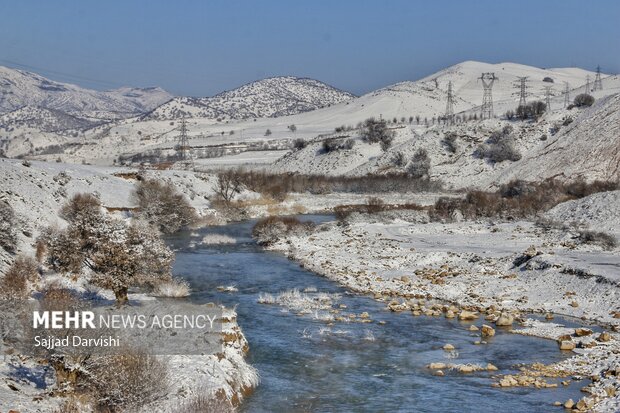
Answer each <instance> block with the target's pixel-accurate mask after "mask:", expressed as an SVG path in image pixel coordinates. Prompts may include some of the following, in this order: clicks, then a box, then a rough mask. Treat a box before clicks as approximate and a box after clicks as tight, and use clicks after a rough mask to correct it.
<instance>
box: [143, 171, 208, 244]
mask: <svg viewBox="0 0 620 413" xmlns="http://www.w3.org/2000/svg"><path fill="white" fill-rule="evenodd" d="M133 198H134V199H135V201H136V203H137V204H138V213H137V214H136V216H137V217H138V218H140V219H143V220H145V221H147V222H148V223H150V224H151V225H154V226H155V227H157V228H159V230H160V231H161V232H163V233H164V234H172V233H174V232H176V231H178V230H179V229H181V228H183V227H186V226H188V225H190V224H192V223H193V222H194V221H195V220H196V211H195V210H194V208H192V206H191V205H190V203H189V201H187V199H186V198H185V197H184V196H183V195H182V194H181V193H179V192H178V191H177V190H176V188H175V187H174V185H172V183H164V182H161V181H158V180H155V179H146V180H142V181H140V182H138V184H137V186H136V189H135V191H134V193H133Z"/></svg>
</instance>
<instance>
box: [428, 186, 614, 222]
mask: <svg viewBox="0 0 620 413" xmlns="http://www.w3.org/2000/svg"><path fill="white" fill-rule="evenodd" d="M619 187H620V185H619V184H618V183H617V182H602V181H594V182H591V183H586V182H584V181H576V182H569V183H566V182H560V181H557V180H553V179H549V180H546V181H543V182H538V183H534V182H526V181H521V180H515V181H511V182H509V183H508V184H506V185H502V186H501V187H500V189H499V190H498V191H496V192H485V191H469V192H468V193H467V194H466V195H465V197H464V198H440V199H438V200H437V202H436V203H435V205H434V206H433V207H432V208H431V209H430V217H431V219H433V220H436V221H440V220H443V221H449V220H451V219H452V217H453V216H454V214H455V212H456V211H457V210H458V211H460V212H461V214H462V215H463V217H464V218H468V219H475V218H479V217H494V218H505V219H510V218H531V217H534V216H536V215H537V214H540V213H542V212H545V211H548V210H549V209H551V208H553V207H554V206H556V205H557V204H559V203H561V202H566V201H569V200H572V199H578V198H583V197H585V196H588V195H591V194H593V193H597V192H604V191H613V190H616V189H618V188H619Z"/></svg>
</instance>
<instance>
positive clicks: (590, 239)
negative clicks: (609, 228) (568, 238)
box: [579, 230, 618, 250]
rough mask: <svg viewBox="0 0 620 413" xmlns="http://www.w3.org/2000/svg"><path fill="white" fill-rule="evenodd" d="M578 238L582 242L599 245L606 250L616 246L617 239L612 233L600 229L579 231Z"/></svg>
mask: <svg viewBox="0 0 620 413" xmlns="http://www.w3.org/2000/svg"><path fill="white" fill-rule="evenodd" d="M579 240H580V241H581V242H582V243H584V244H594V245H599V246H601V247H603V248H604V249H608V250H611V249H614V248H616V247H617V246H618V240H617V239H616V238H615V237H614V236H613V235H610V234H607V233H605V232H600V231H589V230H587V231H580V232H579Z"/></svg>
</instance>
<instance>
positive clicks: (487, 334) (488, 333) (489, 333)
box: [480, 324, 495, 337]
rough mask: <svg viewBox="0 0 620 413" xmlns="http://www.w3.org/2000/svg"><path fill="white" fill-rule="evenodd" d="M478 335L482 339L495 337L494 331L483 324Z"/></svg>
mask: <svg viewBox="0 0 620 413" xmlns="http://www.w3.org/2000/svg"><path fill="white" fill-rule="evenodd" d="M480 334H481V335H482V337H493V336H494V335H495V329H494V328H493V327H491V326H488V325H486V324H483V325H482V328H481V329H480Z"/></svg>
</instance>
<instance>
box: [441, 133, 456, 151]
mask: <svg viewBox="0 0 620 413" xmlns="http://www.w3.org/2000/svg"><path fill="white" fill-rule="evenodd" d="M457 139H458V137H457V135H456V133H454V132H450V133H447V134H446V135H445V136H444V137H443V139H442V141H441V143H442V144H443V145H444V146H445V147H446V149H447V150H448V152H450V153H456V151H458V148H459V146H458V142H457Z"/></svg>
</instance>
